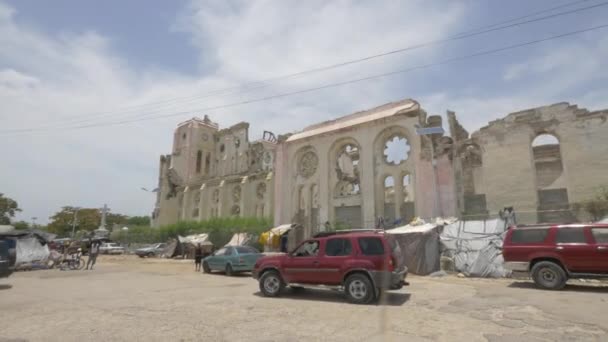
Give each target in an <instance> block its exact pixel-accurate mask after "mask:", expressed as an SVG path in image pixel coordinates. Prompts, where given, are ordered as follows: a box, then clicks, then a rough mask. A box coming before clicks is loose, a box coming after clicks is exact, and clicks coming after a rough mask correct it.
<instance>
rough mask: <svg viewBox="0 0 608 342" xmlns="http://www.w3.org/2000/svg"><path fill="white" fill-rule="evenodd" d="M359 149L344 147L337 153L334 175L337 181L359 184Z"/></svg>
mask: <svg viewBox="0 0 608 342" xmlns="http://www.w3.org/2000/svg"><path fill="white" fill-rule="evenodd" d="M358 164H359V148H358V147H356V146H353V145H346V146H344V147H343V148H342V150H340V152H339V153H338V158H337V159H336V175H337V176H338V179H339V180H343V181H347V182H350V183H358V182H359V167H358Z"/></svg>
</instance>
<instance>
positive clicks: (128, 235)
mask: <svg viewBox="0 0 608 342" xmlns="http://www.w3.org/2000/svg"><path fill="white" fill-rule="evenodd" d="M270 228H272V220H269V219H266V218H263V219H261V218H255V217H222V218H213V219H210V220H207V221H200V222H198V221H183V222H179V223H176V224H172V225H168V226H164V227H160V228H150V227H129V230H120V231H115V232H112V235H111V236H110V238H111V239H112V240H114V241H118V242H124V243H155V242H165V241H167V240H169V239H171V238H176V237H177V236H178V235H180V236H187V235H191V234H202V233H206V234H209V240H210V241H211V242H212V243H213V244H214V245H215V246H223V245H224V244H226V243H227V242H228V241H230V238H232V235H233V234H235V233H249V234H252V235H256V236H259V235H260V234H261V233H263V232H265V231H267V230H269V229H270Z"/></svg>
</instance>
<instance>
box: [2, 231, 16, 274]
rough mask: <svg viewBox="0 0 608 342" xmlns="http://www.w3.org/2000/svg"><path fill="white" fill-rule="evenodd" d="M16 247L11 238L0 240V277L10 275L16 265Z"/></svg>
mask: <svg viewBox="0 0 608 342" xmlns="http://www.w3.org/2000/svg"><path fill="white" fill-rule="evenodd" d="M14 252H15V251H14V248H11V241H10V240H4V239H2V240H0V278H6V277H9V276H10V275H11V274H12V273H13V270H14V267H15V258H14V257H13V255H11V254H14Z"/></svg>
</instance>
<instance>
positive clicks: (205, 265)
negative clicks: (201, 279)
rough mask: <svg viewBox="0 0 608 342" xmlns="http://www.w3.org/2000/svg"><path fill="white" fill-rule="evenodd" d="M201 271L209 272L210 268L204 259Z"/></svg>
mask: <svg viewBox="0 0 608 342" xmlns="http://www.w3.org/2000/svg"><path fill="white" fill-rule="evenodd" d="M203 273H211V269H210V268H209V264H208V263H207V262H206V261H203Z"/></svg>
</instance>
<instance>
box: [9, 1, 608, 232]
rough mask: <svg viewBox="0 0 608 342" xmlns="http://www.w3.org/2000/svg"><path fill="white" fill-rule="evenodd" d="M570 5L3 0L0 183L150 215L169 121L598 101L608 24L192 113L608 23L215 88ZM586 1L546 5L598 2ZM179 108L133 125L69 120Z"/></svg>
mask: <svg viewBox="0 0 608 342" xmlns="http://www.w3.org/2000/svg"><path fill="white" fill-rule="evenodd" d="M572 2H573V1H566V0H564V1H562V0H559V1H558V0H536V1H523V0H518V1H508V2H507V1H500V0H490V1H483V2H480V1H473V0H468V1H465V0H463V1H451V0H450V1H447V0H446V1H373V2H372V1H346V0H336V1H295V0H294V1H279V0H273V1H197V0H191V1H185V0H183V1H161V0H146V1H144V0H132V1H117V0H114V1H103V2H102V1H95V2H93V1H91V2H85V1H76V0H55V1H53V2H40V1H34V0H19V1H16V0H14V1H7V0H0V46H2V47H3V48H2V49H0V102H1V103H2V105H1V106H0V132H1V131H2V130H5V129H28V128H34V129H37V130H34V131H31V132H24V133H19V134H1V133H0V143H1V144H2V145H3V146H9V147H10V148H9V149H8V151H6V153H5V156H4V157H5V160H4V163H3V165H4V166H3V167H2V168H0V192H4V193H6V194H7V195H8V196H10V197H13V198H15V199H17V200H18V201H19V203H20V205H21V206H22V208H23V209H24V212H23V213H22V215H21V216H20V218H23V219H27V220H29V219H30V218H31V217H32V216H37V217H38V218H39V219H38V221H39V222H44V221H45V220H46V218H47V217H48V216H50V215H51V214H52V213H53V212H54V211H56V210H57V209H58V208H59V207H60V206H63V205H80V206H102V205H103V203H108V205H109V206H110V207H111V208H112V209H113V211H115V212H121V213H125V214H129V215H144V214H148V213H149V212H150V210H151V208H152V206H153V202H154V196H153V195H151V194H149V193H145V192H143V191H141V190H139V189H140V187H142V186H144V187H148V188H150V187H154V185H155V183H156V182H157V167H158V157H159V155H160V154H162V153H166V152H168V151H170V149H171V139H172V131H173V128H174V127H175V125H176V124H177V123H178V122H180V121H182V120H185V119H188V118H190V117H192V116H195V115H198V116H202V115H203V114H209V115H210V116H211V118H212V119H214V120H215V121H217V122H219V123H220V125H221V126H228V125H231V124H234V123H236V122H238V121H249V122H251V123H252V125H251V131H250V135H251V137H252V138H257V137H260V135H261V133H262V131H263V130H265V129H266V130H272V131H275V132H276V133H286V132H292V131H297V130H299V129H302V128H303V127H304V126H306V125H309V124H312V123H315V122H319V121H323V120H327V119H330V118H334V117H337V116H341V115H344V114H348V113H351V112H354V111H358V110H363V109H367V108H370V107H374V106H377V105H380V104H383V103H386V102H390V101H395V100H399V99H403V98H414V99H416V100H418V101H419V102H420V103H421V105H422V107H423V108H425V109H426V110H427V112H429V114H444V113H445V111H446V110H448V109H449V110H454V111H456V112H457V114H458V115H459V118H460V120H461V122H462V123H463V124H464V125H465V126H466V127H467V128H468V129H469V130H470V131H472V130H474V129H477V128H479V127H481V126H482V125H484V124H485V123H487V122H488V121H490V120H493V119H496V118H499V117H502V116H504V115H506V114H507V113H509V112H512V111H517V110H522V109H526V108H530V107H535V106H542V105H547V104H551V103H555V102H560V101H568V102H571V103H576V104H578V105H579V106H580V107H585V108H589V109H591V110H593V109H601V108H608V96H606V95H608V94H607V93H608V91H607V89H606V86H605V84H606V80H607V78H608V75H607V73H606V72H605V70H606V67H607V66H608V65H607V64H608V62H607V61H608V38H607V37H608V35H607V32H608V30H607V29H603V30H597V31H594V32H588V33H585V34H581V35H577V36H572V37H568V38H565V39H560V40H554V41H550V42H545V43H542V44H538V45H533V46H529V47H526V48H522V49H517V50H512V51H508V52H504V53H500V54H496V55H491V56H485V57H480V58H475V59H469V60H466V61H462V62H458V63H453V64H447V65H442V66H437V67H433V68H428V69H424V70H418V71H414V72H411V73H407V74H402V75H398V76H394V77H389V78H383V79H378V80H373V81H367V82H362V83H356V84H352V85H348V86H343V87H339V88H330V89H325V90H322V91H318V92H311V93H306V94H301V95H296V96H290V97H285V98H281V99H277V100H272V101H265V102H259V103H254V104H250V105H243V106H235V107H230V108H226V109H220V110H206V111H203V110H202V109H204V108H208V107H213V106H217V105H225V104H230V103H234V102H239V101H243V100H248V99H255V98H260V97H265V96H269V95H273V94H278V93H283V92H290V91H295V90H299V89H303V88H309V87H315V86H319V85H323V84H326V83H331V82H340V81H345V80H349V79H353V78H358V77H364V76H367V75H371V74H375V73H383V72H387V71H390V70H397V69H403V68H408V67H413V66H417V65H421V64H426V63H432V62H435V61H440V60H442V59H446V58H452V57H456V56H459V55H464V54H470V53H473V52H477V51H481V50H486V49H493V48H499V47H502V46H506V45H510V44H516V43H521V42H524V41H527V40H533V39H540V38H544V37H547V36H551V35H556V34H561V33H565V32H568V31H573V30H577V29H582V28H587V27H591V26H597V25H602V24H608V20H606V19H605V18H606V17H608V6H602V7H597V8H595V9H593V10H589V11H583V12H580V13H575V14H570V15H567V16H563V17H558V18H553V19H551V20H546V21H541V22H537V23H533V24H529V25H521V26H518V27H514V28H510V29H506V30H503V31H500V32H493V33H488V34H484V35H481V36H477V37H474V38H469V39H463V40H460V41H456V42H451V43H448V44H442V45H435V46H431V47H427V48H424V49H418V50H415V51H411V52H408V53H400V54H395V55H392V56H390V57H384V58H377V59H374V60H370V61H367V62H364V63H359V64H356V65H351V66H348V67H344V68H340V69H335V70H332V71H329V72H323V73H317V74H312V75H308V76H305V77H299V78H296V79H290V80H282V81H279V82H273V83H271V84H270V85H269V86H267V87H264V88H262V89H255V90H250V91H247V92H234V93H229V94H220V95H218V94H215V95H214V96H208V94H209V92H210V91H213V90H216V89H222V88H225V87H231V86H236V85H239V84H243V83H246V82H251V81H255V80H260V79H265V78H269V77H273V76H280V75H284V74H289V73H293V72H298V71H302V70H307V69H310V68H314V67H318V66H324V65H328V64H333V63H338V62H342V61H345V60H349V59H354V58H359V57H364V56H367V55H372V54H376V53H380V52H383V51H388V50H393V49H396V48H402V47H406V46H409V45H412V44H419V43H424V42H428V41H432V40H437V39H443V38H446V37H449V36H452V35H454V34H457V33H460V32H463V31H467V30H470V29H474V28H477V27H479V26H483V25H488V24H492V23H496V22H500V21H504V20H508V19H511V18H513V17H517V16H522V15H526V14H529V13H531V12H535V11H539V10H543V9H547V8H550V7H554V6H558V5H561V4H567V3H572ZM600 3H602V2H601V1H592V0H589V1H585V2H581V3H579V4H577V5H576V6H572V7H569V8H564V9H561V10H556V11H555V12H559V11H564V10H568V9H571V8H576V7H584V6H590V5H594V4H600ZM172 113H183V114H179V115H178V114H176V115H174V116H172V117H168V118H164V119H154V120H145V121H140V122H137V123H131V124H124V125H112V126H101V127H92V128H86V129H70V127H72V126H74V125H79V124H95V123H101V124H106V123H114V122H117V121H123V120H127V121H128V120H132V119H137V118H149V117H154V116H155V115H167V114H172Z"/></svg>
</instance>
